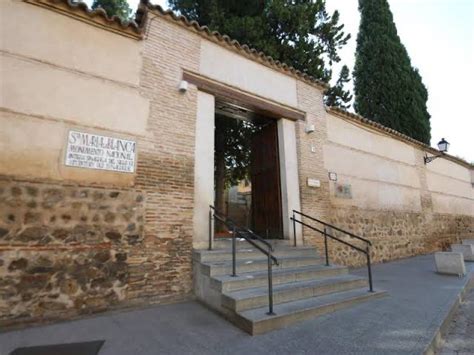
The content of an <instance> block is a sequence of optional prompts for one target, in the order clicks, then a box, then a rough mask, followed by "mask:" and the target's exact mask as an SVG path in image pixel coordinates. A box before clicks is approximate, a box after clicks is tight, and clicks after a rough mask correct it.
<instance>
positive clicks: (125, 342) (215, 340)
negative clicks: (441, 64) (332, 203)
mask: <svg viewBox="0 0 474 355" xmlns="http://www.w3.org/2000/svg"><path fill="white" fill-rule="evenodd" d="M466 268H467V269H468V275H467V276H465V277H463V278H458V277H456V276H444V275H438V274H436V273H435V272H434V270H435V265H434V256H433V255H425V256H418V257H414V258H409V259H404V260H399V261H395V262H391V263H386V264H379V265H375V266H374V268H373V273H374V281H375V287H376V288H381V289H385V290H387V291H388V292H389V296H387V297H385V298H382V299H379V300H374V301H371V302H367V303H363V304H360V305H357V306H354V307H352V308H348V309H345V310H341V311H338V312H336V313H333V314H328V315H325V316H322V317H319V318H316V319H313V320H309V321H305V322H302V323H299V324H295V325H293V326H291V327H288V328H285V329H281V330H277V331H274V332H271V333H267V334H264V335H259V336H254V337H252V336H249V335H247V334H246V333H244V332H243V331H241V330H239V329H238V328H236V327H234V326H233V325H231V324H230V323H228V322H226V321H225V320H224V319H222V318H221V317H219V316H218V315H216V314H214V313H213V312H211V311H209V310H208V309H206V308H205V307H203V306H202V305H201V304H199V303H197V302H187V303H180V304H174V305H165V306H156V307H151V308H148V309H142V310H137V311H128V312H115V313H109V314H104V315H100V316H96V317H93V318H89V319H82V320H77V321H70V322H64V323H58V324H54V325H48V326H41V327H34V328H29V329H24V330H19V331H12V332H7V333H1V334H0V354H2V355H4V354H8V353H9V352H10V351H11V350H13V349H15V348H16V347H19V346H28V345H42V344H52V343H61V342H77V341H87V340H95V339H104V340H105V341H106V342H105V345H104V347H103V348H102V350H101V352H100V355H122V354H123V355H135V354H144V355H147V354H150V355H151V354H176V355H178V354H245V355H250V354H252V355H253V354H269V353H271V354H338V355H342V354H364V355H365V354H422V353H423V352H424V350H425V349H426V348H427V347H428V346H429V345H430V344H431V341H432V340H433V337H434V335H435V333H436V331H437V329H439V326H440V325H441V323H442V321H443V320H444V319H445V318H446V315H447V314H448V312H449V310H450V309H451V307H452V305H453V304H454V303H455V302H456V299H457V296H458V295H459V294H460V292H461V290H462V289H463V288H464V286H465V285H466V284H467V281H468V280H469V278H471V277H474V263H468V264H466ZM354 273H356V274H359V275H365V273H366V270H364V269H358V270H355V271H354ZM275 311H276V312H278V306H276V307H275ZM468 312H472V309H469V310H468ZM461 338H462V335H461Z"/></svg>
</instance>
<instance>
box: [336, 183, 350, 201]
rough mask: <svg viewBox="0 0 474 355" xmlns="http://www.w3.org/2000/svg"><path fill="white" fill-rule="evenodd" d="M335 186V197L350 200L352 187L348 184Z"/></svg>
mask: <svg viewBox="0 0 474 355" xmlns="http://www.w3.org/2000/svg"><path fill="white" fill-rule="evenodd" d="M334 185H335V195H336V197H339V198H348V199H350V198H352V187H351V185H349V184H338V183H334Z"/></svg>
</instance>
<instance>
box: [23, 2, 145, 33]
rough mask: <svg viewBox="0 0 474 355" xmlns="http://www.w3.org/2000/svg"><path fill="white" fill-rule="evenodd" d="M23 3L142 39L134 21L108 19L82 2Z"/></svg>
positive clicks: (104, 14) (99, 11) (114, 17)
mask: <svg viewBox="0 0 474 355" xmlns="http://www.w3.org/2000/svg"><path fill="white" fill-rule="evenodd" d="M23 1H24V2H27V3H30V4H33V5H38V6H41V7H44V8H48V9H51V10H53V11H57V12H59V13H62V14H65V15H68V16H71V17H74V18H77V19H79V20H82V21H85V22H87V23H90V24H92V25H95V26H98V27H101V28H105V29H107V30H110V31H112V32H115V33H118V34H121V35H124V36H127V37H132V38H136V39H141V38H142V30H141V28H140V27H139V26H138V24H137V23H136V22H135V21H129V22H122V20H120V18H118V17H117V16H112V17H109V16H108V15H107V13H106V12H105V10H103V9H101V8H99V9H95V10H91V9H89V7H88V5H87V4H86V3H84V2H82V1H77V2H76V1H73V0H23Z"/></svg>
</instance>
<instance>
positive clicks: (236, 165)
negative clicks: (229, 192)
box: [215, 116, 260, 188]
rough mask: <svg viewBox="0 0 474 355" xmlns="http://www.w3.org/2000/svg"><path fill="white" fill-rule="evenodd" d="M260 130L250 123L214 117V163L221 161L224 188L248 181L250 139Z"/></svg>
mask: <svg viewBox="0 0 474 355" xmlns="http://www.w3.org/2000/svg"><path fill="white" fill-rule="evenodd" d="M259 130H260V128H259V127H258V126H256V125H254V124H252V123H251V122H247V121H244V120H238V119H234V118H228V117H225V116H217V117H216V129H215V142H216V151H215V154H216V161H218V160H219V159H223V161H224V166H225V169H224V170H225V173H224V174H225V176H224V179H225V183H226V186H225V187H226V188H227V187H230V186H233V185H237V184H238V183H239V182H240V181H242V180H249V179H250V175H249V174H250V159H251V157H250V154H251V150H252V149H251V145H252V138H253V136H254V134H255V133H256V132H258V131H259Z"/></svg>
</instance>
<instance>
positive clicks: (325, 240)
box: [324, 226, 329, 266]
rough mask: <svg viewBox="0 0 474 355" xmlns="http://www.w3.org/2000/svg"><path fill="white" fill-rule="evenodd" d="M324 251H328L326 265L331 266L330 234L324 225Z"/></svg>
mask: <svg viewBox="0 0 474 355" xmlns="http://www.w3.org/2000/svg"><path fill="white" fill-rule="evenodd" d="M324 252H325V253H326V266H329V252H328V234H327V231H326V226H324Z"/></svg>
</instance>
